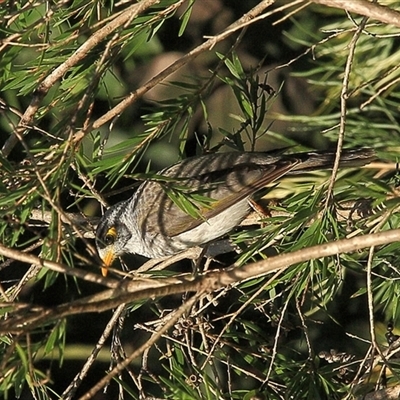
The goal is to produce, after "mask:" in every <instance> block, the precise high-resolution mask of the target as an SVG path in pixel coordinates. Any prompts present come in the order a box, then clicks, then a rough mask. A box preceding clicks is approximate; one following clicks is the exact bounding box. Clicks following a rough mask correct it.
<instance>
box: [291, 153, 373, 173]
mask: <svg viewBox="0 0 400 400" xmlns="http://www.w3.org/2000/svg"><path fill="white" fill-rule="evenodd" d="M290 157H293V158H297V159H298V160H299V163H298V164H297V165H296V166H295V167H294V168H293V169H292V171H291V173H296V172H301V171H309V170H315V169H316V168H333V165H334V163H335V158H336V152H334V151H319V152H309V153H299V154H291V155H290ZM375 159H376V154H375V151H374V150H373V149H370V148H359V149H344V150H342V152H341V154H340V167H357V166H362V165H366V164H369V163H370V162H372V161H373V160H375Z"/></svg>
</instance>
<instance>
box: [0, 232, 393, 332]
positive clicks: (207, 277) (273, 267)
mask: <svg viewBox="0 0 400 400" xmlns="http://www.w3.org/2000/svg"><path fill="white" fill-rule="evenodd" d="M399 239H400V229H394V230H387V231H383V232H379V233H374V234H368V235H360V236H356V237H354V238H351V239H342V240H338V241H334V242H329V243H324V244H322V245H317V246H312V247H309V248H305V249H302V250H298V251H294V252H291V253H287V254H280V255H278V256H275V257H271V258H268V259H266V260H262V261H259V262H255V263H252V264H248V265H246V266H243V267H238V266H236V265H232V266H231V267H229V268H225V269H221V270H216V271H210V272H207V273H205V274H203V275H199V276H197V277H194V276H193V275H192V274H184V275H181V276H179V277H176V278H164V279H154V278H153V279H148V280H143V279H142V280H133V281H130V282H120V281H115V280H111V285H108V286H109V287H110V286H114V289H111V290H106V291H104V292H101V293H100V294H96V295H93V296H89V297H85V298H82V299H80V300H76V301H74V302H69V303H66V304H61V305H59V306H57V307H53V308H52V309H45V308H38V307H32V306H30V305H28V304H26V305H24V306H23V312H22V314H18V313H17V312H16V314H15V315H13V314H12V313H10V316H9V318H8V319H7V320H4V321H3V322H2V323H1V324H0V332H21V331H27V330H30V329H32V328H34V327H36V326H39V325H40V324H42V323H44V322H46V323H48V322H49V321H51V320H54V319H59V318H63V317H66V316H69V315H76V314H82V313H88V312H102V311H106V310H109V309H112V308H116V307H118V306H119V305H120V304H122V303H130V302H133V301H137V300H142V299H150V298H155V297H161V296H166V295H171V294H180V293H185V292H197V293H203V292H213V291H216V290H219V289H221V288H223V287H225V286H229V285H232V284H235V283H237V282H242V281H246V280H249V279H253V278H257V277H260V276H264V275H266V274H268V273H270V272H273V271H277V270H281V269H286V268H288V267H289V266H291V265H294V264H298V263H302V262H306V261H309V260H314V259H319V258H323V257H328V256H332V255H337V254H341V253H349V252H353V251H356V250H360V249H365V248H368V247H371V246H380V245H384V244H388V243H393V242H397V241H399ZM10 252H13V254H14V256H17V254H18V253H20V252H17V251H15V250H11V249H7V248H5V247H4V246H2V245H0V254H2V255H6V256H8V254H10ZM31 257H32V258H31ZM21 258H23V260H29V261H28V262H29V263H32V262H31V261H32V259H33V260H35V262H36V263H39V265H41V266H49V267H51V268H55V269H57V270H59V269H60V268H59V264H57V263H54V262H50V261H46V260H41V259H39V258H37V257H34V256H31V255H27V254H24V253H21ZM25 262H26V261H25ZM73 271H75V272H74V274H73V275H75V276H80V277H83V276H84V275H85V274H84V273H83V272H82V271H79V270H78V269H73ZM78 271H79V273H77V272H78ZM68 272H70V271H68ZM92 275H93V276H94V277H96V275H94V274H92ZM103 282H104V283H109V280H108V279H104V278H101V277H100V276H98V283H103ZM115 285H119V286H118V287H115ZM4 305H5V306H6V307H9V306H10V303H5V304H4ZM16 308H18V307H16ZM29 308H30V309H31V313H30V314H29V313H28V312H27V310H29Z"/></svg>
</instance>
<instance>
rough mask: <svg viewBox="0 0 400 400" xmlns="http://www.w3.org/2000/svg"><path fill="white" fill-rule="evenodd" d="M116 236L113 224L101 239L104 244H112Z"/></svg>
mask: <svg viewBox="0 0 400 400" xmlns="http://www.w3.org/2000/svg"><path fill="white" fill-rule="evenodd" d="M117 236H118V233H117V229H116V228H115V227H114V226H112V227H111V228H110V229H109V230H108V231H107V233H106V234H105V235H104V240H103V242H104V244H105V245H106V246H111V245H113V244H114V242H115V239H116V238H117Z"/></svg>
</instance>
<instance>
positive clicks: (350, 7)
mask: <svg viewBox="0 0 400 400" xmlns="http://www.w3.org/2000/svg"><path fill="white" fill-rule="evenodd" d="M311 1H313V2H314V3H316V4H321V5H324V6H328V7H334V8H340V9H342V10H346V11H349V12H354V13H357V14H360V15H364V16H366V17H368V18H373V19H376V20H377V21H380V22H383V23H385V24H390V25H394V26H396V27H397V28H400V12H398V11H396V10H392V9H391V8H389V7H385V6H382V5H380V4H376V3H371V2H369V1H366V0H350V1H349V0H311Z"/></svg>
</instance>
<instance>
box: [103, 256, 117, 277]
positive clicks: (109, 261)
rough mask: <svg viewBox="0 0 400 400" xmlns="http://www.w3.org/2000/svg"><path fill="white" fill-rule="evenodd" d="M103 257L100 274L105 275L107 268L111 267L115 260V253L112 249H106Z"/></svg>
mask: <svg viewBox="0 0 400 400" xmlns="http://www.w3.org/2000/svg"><path fill="white" fill-rule="evenodd" d="M102 258H103V267H101V274H102V275H103V276H107V274H108V268H109V267H111V264H112V263H113V261H114V260H115V253H114V252H113V251H112V250H108V251H107V252H106V253H105V254H104V257H102Z"/></svg>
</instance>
